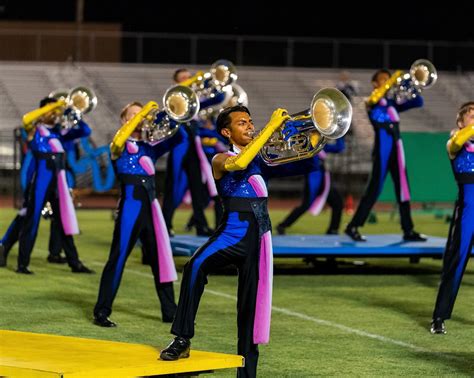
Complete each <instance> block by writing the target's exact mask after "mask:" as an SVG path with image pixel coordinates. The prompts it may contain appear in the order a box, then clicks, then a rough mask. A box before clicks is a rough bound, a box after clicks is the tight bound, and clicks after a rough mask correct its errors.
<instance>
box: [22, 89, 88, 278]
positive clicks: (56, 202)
mask: <svg viewBox="0 0 474 378" xmlns="http://www.w3.org/2000/svg"><path fill="white" fill-rule="evenodd" d="M62 113H64V115H66V116H67V117H68V118H67V121H64V122H65V123H63V126H64V128H61V126H60V125H59V124H58V119H59V117H60V116H62V115H63V114H62ZM23 122H24V127H25V129H26V131H27V132H28V133H29V137H30V142H29V146H30V148H31V150H32V151H33V155H34V158H35V164H36V166H35V174H34V175H33V180H32V182H31V187H30V190H29V193H28V200H27V208H26V217H25V220H24V223H23V226H22V228H21V231H20V240H19V241H20V248H19V255H18V269H17V273H24V274H31V273H32V272H31V271H29V270H28V265H29V262H30V255H31V252H32V250H33V247H34V243H35V240H36V236H37V233H38V226H39V221H40V217H41V211H42V209H43V207H44V205H45V204H46V202H49V203H50V204H51V208H52V216H53V217H55V218H56V221H57V222H56V224H57V227H58V229H59V234H60V239H61V245H62V247H63V248H64V251H65V253H66V258H67V260H68V264H69V266H70V267H71V270H72V271H73V272H75V273H92V271H91V270H90V269H88V268H87V267H85V266H84V265H83V264H82V263H81V261H80V260H79V256H78V254H77V249H76V246H75V245H74V239H73V237H72V235H74V234H78V233H79V227H78V224H77V219H76V214H75V210H74V205H73V203H72V198H71V195H70V192H69V188H68V185H67V181H66V173H65V169H64V168H65V156H64V147H63V145H62V143H63V142H66V141H71V140H74V139H77V138H82V137H85V136H88V135H90V133H91V131H90V128H89V126H88V125H87V124H86V123H85V122H84V121H83V120H82V119H81V118H80V113H78V112H76V111H74V110H73V108H72V105H70V104H68V103H67V102H66V101H65V100H56V99H54V98H50V97H46V98H44V99H43V100H41V102H40V108H39V109H37V110H34V111H32V112H30V113H28V114H26V115H25V116H24V117H23ZM71 122H74V123H75V124H77V125H78V127H77V128H72V127H70V126H71V124H72V123H71Z"/></svg>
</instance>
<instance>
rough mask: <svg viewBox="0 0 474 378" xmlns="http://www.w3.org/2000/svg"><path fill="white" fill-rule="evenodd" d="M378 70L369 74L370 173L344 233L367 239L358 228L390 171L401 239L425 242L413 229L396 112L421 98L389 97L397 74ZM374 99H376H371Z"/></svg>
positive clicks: (357, 238)
mask: <svg viewBox="0 0 474 378" xmlns="http://www.w3.org/2000/svg"><path fill="white" fill-rule="evenodd" d="M399 72H400V71H397V72H396V73H395V74H394V75H392V76H391V75H390V72H389V71H387V70H385V69H380V70H378V71H377V72H375V74H374V75H373V76H372V85H373V87H374V88H375V89H374V91H373V92H372V95H371V96H370V97H369V99H368V102H367V112H368V117H369V120H370V122H371V124H372V126H373V128H374V132H375V144H374V149H373V152H372V161H373V165H372V173H371V176H370V180H369V183H368V185H367V188H366V190H365V193H364V195H363V196H362V198H361V200H360V203H359V206H358V207H357V210H356V212H355V214H354V217H353V218H352V220H351V221H350V222H349V224H348V225H347V227H346V229H345V233H346V234H347V235H348V236H350V237H351V238H352V239H353V240H355V241H366V238H365V236H363V235H361V234H360V233H359V230H358V228H359V227H361V226H363V225H364V223H365V221H366V220H367V217H368V216H369V213H370V210H371V209H372V207H373V206H374V204H375V202H376V201H377V198H378V197H379V195H380V193H381V191H382V189H383V184H384V182H385V178H386V176H387V173H388V172H390V175H391V176H392V180H393V183H394V185H395V193H396V196H397V202H398V205H399V210H400V221H401V226H402V229H403V239H404V240H406V241H425V240H426V237H425V236H424V235H421V234H419V233H417V232H415V231H414V229H413V227H414V225H413V220H412V217H411V211H410V189H409V185H408V176H407V170H406V166H405V153H404V150H403V143H402V139H401V136H400V117H399V115H398V112H403V111H406V110H409V109H412V108H417V107H421V106H423V98H422V97H421V96H420V95H419V94H416V95H415V96H414V97H411V98H408V99H404V100H403V101H402V102H399V101H397V100H396V99H395V98H393V97H391V96H388V95H387V94H388V93H389V92H388V91H386V89H388V88H389V87H391V86H392V85H394V84H395V83H396V81H397V78H398V77H399V76H400V74H399ZM373 99H375V100H373Z"/></svg>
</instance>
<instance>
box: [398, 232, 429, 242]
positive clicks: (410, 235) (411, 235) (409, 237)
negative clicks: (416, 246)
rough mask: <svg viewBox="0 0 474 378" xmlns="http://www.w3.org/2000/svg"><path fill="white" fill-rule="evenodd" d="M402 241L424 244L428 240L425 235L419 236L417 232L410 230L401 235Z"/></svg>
mask: <svg viewBox="0 0 474 378" xmlns="http://www.w3.org/2000/svg"><path fill="white" fill-rule="evenodd" d="M403 240H405V241H414V242H425V241H427V240H428V238H427V237H426V235H423V234H419V233H418V232H416V231H414V230H411V231H408V232H405V233H404V234H403Z"/></svg>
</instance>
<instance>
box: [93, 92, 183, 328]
mask: <svg viewBox="0 0 474 378" xmlns="http://www.w3.org/2000/svg"><path fill="white" fill-rule="evenodd" d="M157 108H158V105H157V104H156V103H155V102H152V101H150V102H149V103H148V104H146V105H145V106H144V107H143V106H142V105H141V104H140V103H139V102H132V103H130V104H128V105H127V106H125V108H124V109H123V110H122V112H121V114H120V119H121V121H122V127H121V128H120V129H119V130H118V131H117V133H116V134H115V137H114V139H113V141H112V143H111V145H110V151H111V155H112V162H113V164H114V169H115V172H116V175H117V177H118V179H119V181H120V183H121V196H120V200H119V205H118V215H117V218H116V220H115V227H114V233H113V239H112V245H111V248H110V254H109V258H108V260H107V263H106V264H105V267H104V271H103V273H102V278H101V280H100V289H99V296H98V299H97V303H96V305H95V308H94V324H96V325H98V326H101V327H115V326H116V323H114V322H113V321H111V320H110V319H109V318H108V316H109V315H110V314H111V313H112V304H113V301H114V299H115V296H116V294H117V291H118V288H119V285H120V281H121V279H122V275H123V270H124V268H125V263H126V261H127V258H128V256H129V255H130V253H131V252H132V249H133V247H134V246H135V243H136V242H137V240H138V238H140V241H141V243H142V248H143V249H144V253H145V255H146V257H147V259H148V261H149V265H150V266H151V270H152V273H153V277H154V280H155V288H156V292H157V295H158V298H159V300H160V303H161V313H162V320H163V322H171V321H172V320H173V317H174V314H175V311H176V303H175V300H174V290H173V281H176V279H177V274H176V268H175V266H174V261H173V255H172V251H171V245H170V240H169V236H168V231H167V229H166V225H165V222H164V219H163V214H162V212H161V208H160V204H159V203H158V200H157V199H156V192H155V163H156V161H157V160H158V158H159V157H160V156H162V155H163V154H165V153H166V152H168V151H169V149H170V148H172V147H173V146H174V145H176V144H177V143H179V142H180V141H181V140H182V138H183V132H182V127H179V130H178V131H177V133H176V134H175V135H173V136H172V137H171V138H168V139H166V140H164V141H161V142H160V141H157V142H154V143H151V142H149V141H148V140H147V139H146V137H145V138H144V136H143V133H142V127H143V126H142V124H143V121H144V119H145V118H146V117H147V116H148V114H149V113H150V111H153V110H154V109H156V110H157ZM174 127H178V126H177V125H176V124H174Z"/></svg>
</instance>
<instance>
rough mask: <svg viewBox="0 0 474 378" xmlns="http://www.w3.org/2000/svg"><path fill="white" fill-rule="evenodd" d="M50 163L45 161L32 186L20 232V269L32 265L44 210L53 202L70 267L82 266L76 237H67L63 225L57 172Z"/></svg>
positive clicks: (54, 217)
mask: <svg viewBox="0 0 474 378" xmlns="http://www.w3.org/2000/svg"><path fill="white" fill-rule="evenodd" d="M52 166H53V164H50V162H49V161H46V163H43V162H41V163H40V164H39V167H38V169H37V171H36V175H35V178H34V179H33V182H32V184H31V190H30V191H29V197H28V201H27V210H26V216H25V219H24V221H23V226H22V228H21V232H20V239H19V241H20V249H19V254H18V266H24V267H27V266H28V265H29V263H30V256H31V252H32V251H33V247H34V244H35V241H36V236H37V234H38V227H39V222H40V219H41V210H42V209H43V207H44V205H45V203H46V202H47V201H49V202H50V203H51V207H52V210H53V215H52V217H53V219H54V222H55V223H54V224H55V228H56V231H57V232H58V234H59V239H60V240H61V246H62V247H63V248H64V252H65V253H66V258H67V261H68V264H69V266H70V267H74V266H78V265H79V264H80V261H79V256H78V253H77V248H76V246H75V244H74V239H73V237H72V235H66V234H65V232H64V228H63V225H62V222H61V212H60V208H59V198H58V192H57V178H56V174H57V173H56V171H55V170H54V169H53V168H52Z"/></svg>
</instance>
